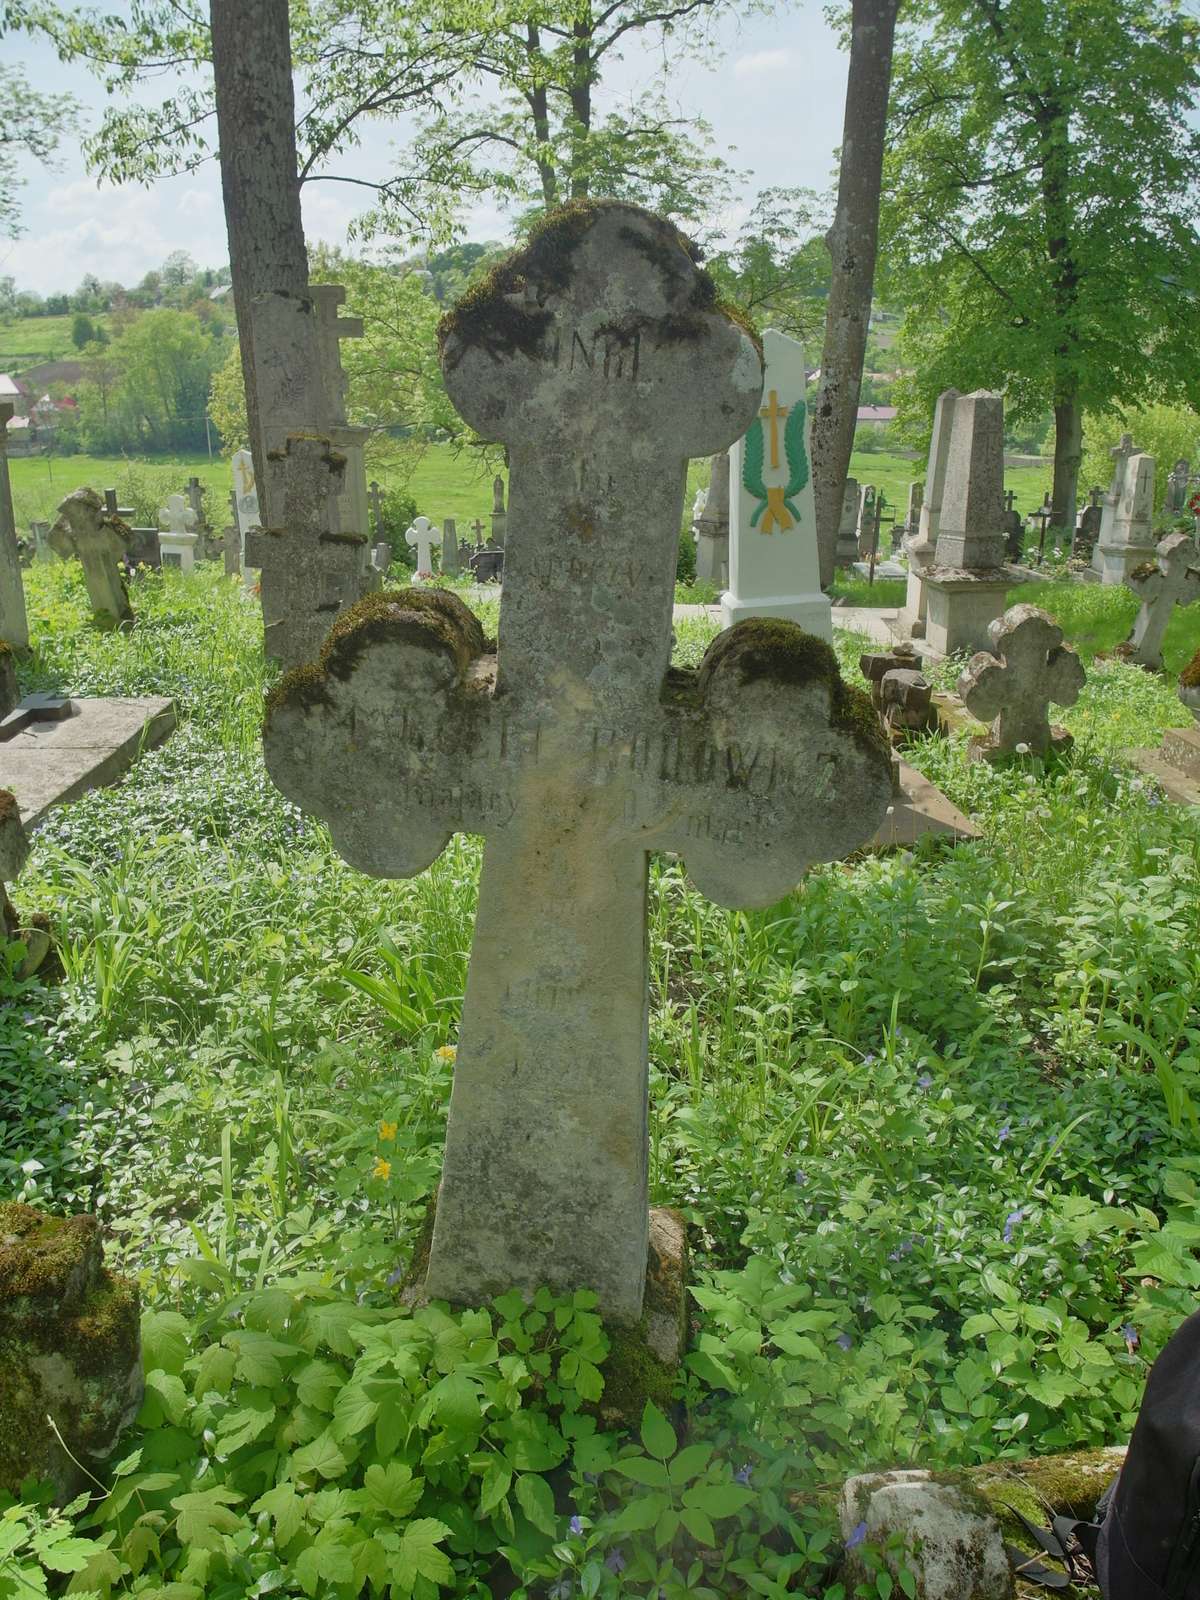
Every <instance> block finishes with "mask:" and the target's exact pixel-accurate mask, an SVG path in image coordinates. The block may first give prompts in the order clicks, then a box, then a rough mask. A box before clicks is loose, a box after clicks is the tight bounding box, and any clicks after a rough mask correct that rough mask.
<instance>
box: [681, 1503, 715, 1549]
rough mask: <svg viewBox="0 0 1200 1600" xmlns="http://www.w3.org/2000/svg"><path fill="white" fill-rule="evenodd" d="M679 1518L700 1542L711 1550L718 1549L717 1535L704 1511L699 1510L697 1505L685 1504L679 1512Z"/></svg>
mask: <svg viewBox="0 0 1200 1600" xmlns="http://www.w3.org/2000/svg"><path fill="white" fill-rule="evenodd" d="M679 1520H680V1522H682V1523H683V1525H684V1527H685V1528H686V1529H687V1531H688V1532H689V1533H690V1534H691V1536H692V1538H693V1539H695V1540H696V1542H697V1543H698V1544H702V1545H704V1546H705V1547H706V1548H708V1549H709V1550H715V1549H716V1547H717V1535H716V1533H715V1532H714V1530H713V1525H712V1523H711V1522H710V1521H709V1519H708V1518H707V1517H706V1516H705V1515H704V1512H703V1511H699V1510H697V1508H696V1507H695V1506H684V1508H683V1510H682V1511H681V1512H680V1513H679Z"/></svg>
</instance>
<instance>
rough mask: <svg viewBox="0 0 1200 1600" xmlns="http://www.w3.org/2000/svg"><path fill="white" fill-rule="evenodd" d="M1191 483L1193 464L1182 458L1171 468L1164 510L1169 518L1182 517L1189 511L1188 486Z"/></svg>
mask: <svg viewBox="0 0 1200 1600" xmlns="http://www.w3.org/2000/svg"><path fill="white" fill-rule="evenodd" d="M1191 481H1192V466H1191V462H1190V461H1186V460H1184V459H1183V458H1182V457H1180V459H1179V460H1178V461H1177V462H1176V463H1175V465H1174V466H1173V467H1172V468H1171V475H1170V477H1169V478H1168V479H1167V499H1166V505H1165V507H1164V509H1165V510H1166V512H1167V513H1168V515H1169V516H1174V517H1178V516H1181V515H1182V514H1183V512H1184V511H1185V510H1186V509H1187V503H1188V485H1189V484H1190V483H1191Z"/></svg>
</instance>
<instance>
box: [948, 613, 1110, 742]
mask: <svg viewBox="0 0 1200 1600" xmlns="http://www.w3.org/2000/svg"><path fill="white" fill-rule="evenodd" d="M988 632H989V634H990V637H991V645H992V648H991V652H990V653H989V652H988V651H986V650H981V651H980V652H979V653H978V654H977V655H974V656H972V657H971V660H970V661H969V662H968V663H967V666H966V670H965V671H964V672H963V674H962V676H961V677H960V678H959V680H958V693H959V696H960V697H961V699H962V700H963V701H964V703H965V704H966V707H967V710H968V711H970V712H971V713H972V715H973V716H976V717H978V718H979V719H980V721H981V722H988V723H991V725H992V727H991V734H990V736H989V738H988V740H987V743H986V746H981V747H980V749H979V751H978V753H980V754H984V755H989V754H995V755H1002V756H1004V755H1013V754H1025V753H1026V752H1025V751H1023V750H1022V751H1018V749H1017V747H1018V746H1019V745H1024V746H1027V747H1028V754H1030V755H1036V756H1044V755H1045V754H1046V752H1047V751H1048V750H1049V749H1050V746H1051V743H1052V742H1053V735H1052V729H1051V727H1050V716H1049V708H1050V704H1051V702H1053V703H1054V704H1055V705H1060V706H1073V705H1074V704H1075V702H1076V700H1078V699H1079V691H1080V690H1081V689H1082V688H1083V685H1084V681H1085V678H1086V674H1085V672H1084V670H1083V663H1082V662H1081V661H1080V659H1079V657H1078V656H1077V655H1076V654H1075V652H1074V650H1070V649H1068V648H1067V646H1066V645H1064V644H1063V642H1062V639H1063V632H1062V629H1061V628H1060V627H1059V626H1058V624H1057V623H1056V622H1055V620H1054V618H1053V617H1050V616H1048V615H1047V614H1046V612H1044V611H1039V610H1038V608H1037V606H1013V607H1012V608H1011V609H1010V610H1008V611H1006V612H1005V613H1004V615H1003V616H1002V617H997V618H996V619H995V621H994V622H993V623H992V625H991V627H990V628H989V630H988Z"/></svg>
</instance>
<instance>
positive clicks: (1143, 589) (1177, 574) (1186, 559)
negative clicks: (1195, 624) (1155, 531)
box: [1125, 533, 1200, 671]
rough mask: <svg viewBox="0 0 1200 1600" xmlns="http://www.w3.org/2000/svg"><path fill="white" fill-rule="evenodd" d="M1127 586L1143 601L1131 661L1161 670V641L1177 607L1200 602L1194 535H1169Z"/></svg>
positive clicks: (1131, 640) (1199, 563)
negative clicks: (1153, 557)
mask: <svg viewBox="0 0 1200 1600" xmlns="http://www.w3.org/2000/svg"><path fill="white" fill-rule="evenodd" d="M1125 583H1126V586H1127V587H1128V588H1130V589H1132V590H1133V592H1134V594H1136V595H1137V597H1138V599H1139V600H1140V601H1141V602H1142V604H1141V609H1140V610H1139V611H1138V614H1137V617H1136V618H1135V620H1134V624H1133V632H1132V633H1131V634H1130V636H1129V643H1130V645H1131V646H1132V650H1131V652H1130V659H1131V660H1133V661H1137V662H1139V663H1140V664H1141V665H1142V666H1143V667H1152V668H1153V669H1154V670H1155V671H1159V670H1160V669H1161V668H1162V664H1163V659H1162V642H1163V638H1164V636H1165V634H1166V631H1167V627H1168V624H1169V623H1170V621H1171V616H1172V613H1173V612H1174V610H1175V607H1176V606H1190V605H1194V604H1195V603H1196V601H1197V600H1200V556H1198V555H1197V553H1196V546H1195V544H1194V542H1193V540H1192V536H1191V534H1189V533H1171V534H1168V535H1167V537H1166V538H1165V539H1163V540H1162V541H1161V543H1160V544H1159V546H1158V548H1157V550H1156V551H1155V559H1154V560H1153V561H1148V562H1146V563H1144V564H1143V565H1142V566H1139V567H1135V568H1134V569H1133V571H1132V572H1131V573H1130V574H1129V576H1128V577H1127V578H1126V579H1125Z"/></svg>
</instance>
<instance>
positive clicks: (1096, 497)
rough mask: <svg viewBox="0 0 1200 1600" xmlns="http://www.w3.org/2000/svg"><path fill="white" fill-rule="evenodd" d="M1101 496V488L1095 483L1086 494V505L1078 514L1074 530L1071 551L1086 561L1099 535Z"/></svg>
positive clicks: (1101, 511) (1101, 510)
mask: <svg viewBox="0 0 1200 1600" xmlns="http://www.w3.org/2000/svg"><path fill="white" fill-rule="evenodd" d="M1103 497H1104V491H1103V489H1101V488H1100V486H1099V485H1096V487H1095V488H1093V489H1092V490H1091V492H1090V494H1089V495H1088V503H1087V505H1086V506H1084V508H1083V510H1082V511H1081V512H1080V514H1079V524H1078V526H1077V528H1076V530H1075V542H1074V546H1073V553H1074V554H1075V555H1076V556H1079V557H1081V558H1083V559H1086V560H1088V561H1090V560H1091V556H1092V551H1093V550H1094V549H1095V548H1096V540H1097V539H1098V538H1099V537H1100V519H1101V517H1102V516H1103V515H1104V511H1103V507H1102V505H1101V500H1102V499H1103Z"/></svg>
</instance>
